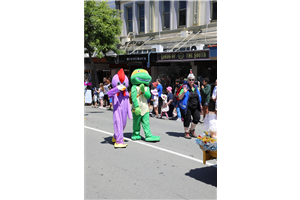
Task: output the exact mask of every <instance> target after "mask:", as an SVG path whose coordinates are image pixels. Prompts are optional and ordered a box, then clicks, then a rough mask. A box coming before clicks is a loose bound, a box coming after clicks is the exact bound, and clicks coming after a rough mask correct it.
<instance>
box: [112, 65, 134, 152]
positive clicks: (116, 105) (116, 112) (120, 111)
mask: <svg viewBox="0 0 300 200" xmlns="http://www.w3.org/2000/svg"><path fill="white" fill-rule="evenodd" d="M128 86H129V81H128V78H127V76H126V75H125V73H124V71H123V68H121V69H120V70H119V72H118V73H117V74H116V75H114V77H113V79H112V87H113V88H112V89H111V90H110V91H108V92H107V95H108V97H109V98H112V103H113V122H114V130H115V134H114V136H113V138H112V142H115V144H114V147H115V148H124V147H126V146H127V144H124V136H123V131H124V129H125V126H126V122H127V116H128V118H129V119H132V112H131V109H130V103H129V93H128V91H127V89H126V88H127V87H128Z"/></svg>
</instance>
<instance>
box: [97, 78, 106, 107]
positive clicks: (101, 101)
mask: <svg viewBox="0 0 300 200" xmlns="http://www.w3.org/2000/svg"><path fill="white" fill-rule="evenodd" d="M99 86H100V87H99V89H98V91H97V92H98V100H99V102H100V106H99V108H103V98H104V85H103V83H100V84H99Z"/></svg>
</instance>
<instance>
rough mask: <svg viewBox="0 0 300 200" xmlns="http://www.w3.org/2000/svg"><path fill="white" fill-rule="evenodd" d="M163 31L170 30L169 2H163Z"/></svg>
mask: <svg viewBox="0 0 300 200" xmlns="http://www.w3.org/2000/svg"><path fill="white" fill-rule="evenodd" d="M162 24H163V29H170V1H163V18H162Z"/></svg>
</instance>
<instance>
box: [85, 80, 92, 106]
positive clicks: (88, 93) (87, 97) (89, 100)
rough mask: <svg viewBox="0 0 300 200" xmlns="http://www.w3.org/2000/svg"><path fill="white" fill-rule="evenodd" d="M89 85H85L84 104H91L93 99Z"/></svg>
mask: <svg viewBox="0 0 300 200" xmlns="http://www.w3.org/2000/svg"><path fill="white" fill-rule="evenodd" d="M91 85H92V84H91V83H87V87H86V92H85V98H84V99H85V103H87V104H89V105H90V104H92V101H93V98H92V91H91Z"/></svg>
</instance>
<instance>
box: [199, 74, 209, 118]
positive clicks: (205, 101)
mask: <svg viewBox="0 0 300 200" xmlns="http://www.w3.org/2000/svg"><path fill="white" fill-rule="evenodd" d="M208 82H209V78H204V79H203V82H202V83H203V85H202V86H201V93H202V94H201V96H202V99H203V101H202V107H203V118H204V119H205V116H206V115H207V114H208V106H209V101H210V94H211V85H209V84H208Z"/></svg>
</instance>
